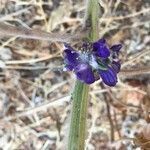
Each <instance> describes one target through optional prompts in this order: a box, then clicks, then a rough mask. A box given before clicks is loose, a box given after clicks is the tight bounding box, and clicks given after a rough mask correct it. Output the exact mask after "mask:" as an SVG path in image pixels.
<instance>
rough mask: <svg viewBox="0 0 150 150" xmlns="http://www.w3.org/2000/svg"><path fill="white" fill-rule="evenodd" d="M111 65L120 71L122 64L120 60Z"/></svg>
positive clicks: (116, 70)
mask: <svg viewBox="0 0 150 150" xmlns="http://www.w3.org/2000/svg"><path fill="white" fill-rule="evenodd" d="M111 66H112V68H113V69H114V71H115V72H116V73H118V72H119V71H120V68H121V64H120V62H119V61H113V62H112V65H111Z"/></svg>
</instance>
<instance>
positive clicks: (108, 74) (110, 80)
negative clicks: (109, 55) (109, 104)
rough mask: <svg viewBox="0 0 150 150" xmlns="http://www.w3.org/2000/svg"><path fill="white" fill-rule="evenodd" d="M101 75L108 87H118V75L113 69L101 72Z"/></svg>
mask: <svg viewBox="0 0 150 150" xmlns="http://www.w3.org/2000/svg"><path fill="white" fill-rule="evenodd" d="M99 74H100V76H101V78H102V80H103V82H104V83H105V84H106V85H108V86H115V85H116V83H117V73H116V72H115V71H114V70H113V69H112V68H108V70H99Z"/></svg>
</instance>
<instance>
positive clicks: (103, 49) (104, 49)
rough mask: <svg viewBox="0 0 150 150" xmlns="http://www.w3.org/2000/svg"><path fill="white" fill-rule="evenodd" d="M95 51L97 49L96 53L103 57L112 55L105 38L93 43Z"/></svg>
mask: <svg viewBox="0 0 150 150" xmlns="http://www.w3.org/2000/svg"><path fill="white" fill-rule="evenodd" d="M93 51H95V54H96V55H97V56H99V57H101V58H108V57H109V56H110V51H109V48H108V46H107V44H106V41H105V39H100V40H98V41H97V42H95V43H93Z"/></svg>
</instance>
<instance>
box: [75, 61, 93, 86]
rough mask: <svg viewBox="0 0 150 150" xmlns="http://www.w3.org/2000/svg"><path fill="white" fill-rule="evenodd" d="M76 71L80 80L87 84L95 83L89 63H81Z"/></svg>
mask: <svg viewBox="0 0 150 150" xmlns="http://www.w3.org/2000/svg"><path fill="white" fill-rule="evenodd" d="M74 71H75V74H76V76H77V78H78V79H79V80H81V81H84V82H85V83H87V84H91V83H94V81H95V77H94V73H93V71H92V68H91V67H90V66H89V65H88V64H84V63H82V64H79V65H78V66H77V67H76V68H75V69H74Z"/></svg>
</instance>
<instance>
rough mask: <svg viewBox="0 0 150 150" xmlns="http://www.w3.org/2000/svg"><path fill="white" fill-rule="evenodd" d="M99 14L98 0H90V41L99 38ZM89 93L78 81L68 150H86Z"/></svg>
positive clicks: (87, 87) (88, 18)
mask: <svg viewBox="0 0 150 150" xmlns="http://www.w3.org/2000/svg"><path fill="white" fill-rule="evenodd" d="M98 12H99V4H98V0H88V3H87V12H86V23H87V22H88V23H89V24H90V32H89V36H88V37H87V38H88V39H89V40H90V41H95V40H96V39H97V38H98V33H99V32H98V23H97V22H98V14H99V13H98ZM88 92H89V86H88V85H87V84H84V83H82V82H80V81H79V80H77V81H76V84H75V88H74V91H73V95H72V101H73V107H72V114H71V124H70V131H69V139H68V140H69V141H68V150H84V148H85V139H86V118H87V106H88Z"/></svg>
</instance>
